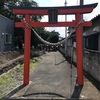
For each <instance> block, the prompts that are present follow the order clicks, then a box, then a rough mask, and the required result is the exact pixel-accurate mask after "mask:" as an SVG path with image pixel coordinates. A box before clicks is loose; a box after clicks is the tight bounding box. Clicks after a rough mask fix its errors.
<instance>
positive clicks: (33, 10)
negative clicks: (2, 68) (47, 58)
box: [9, 3, 97, 85]
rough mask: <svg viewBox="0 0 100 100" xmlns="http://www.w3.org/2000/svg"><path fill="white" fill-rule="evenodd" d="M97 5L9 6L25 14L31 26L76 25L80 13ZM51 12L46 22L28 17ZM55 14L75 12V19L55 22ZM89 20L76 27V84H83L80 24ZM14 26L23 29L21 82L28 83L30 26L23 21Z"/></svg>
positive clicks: (88, 11)
mask: <svg viewBox="0 0 100 100" xmlns="http://www.w3.org/2000/svg"><path fill="white" fill-rule="evenodd" d="M96 6H97V3H95V4H90V5H82V6H67V7H19V6H9V8H11V9H12V10H13V13H14V14H20V15H24V16H25V21H26V22H27V23H28V24H29V25H31V26H32V27H62V26H76V25H77V24H78V23H79V22H80V21H81V14H84V13H90V12H92V11H93V9H94V8H95V7H96ZM50 11H51V12H50ZM49 13H52V14H51V17H52V18H51V19H50V20H51V23H48V22H33V21H31V19H30V16H31V15H34V16H36V15H49ZM55 13H57V14H56V15H66V14H75V21H72V22H57V21H55V18H54V17H55ZM56 17H57V16H56ZM91 25H92V23H91V22H90V21H85V22H83V23H81V24H79V26H78V27H77V29H76V55H77V76H78V84H79V85H83V60H82V59H83V50H82V26H91ZM15 27H22V28H24V29H25V38H24V45H25V47H24V78H23V79H24V80H23V84H25V85H27V84H29V69H30V68H29V66H30V36H31V35H30V33H31V31H30V28H28V27H27V26H26V25H25V23H24V21H22V22H16V23H15Z"/></svg>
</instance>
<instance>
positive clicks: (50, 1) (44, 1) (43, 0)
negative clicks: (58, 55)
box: [34, 0, 100, 37]
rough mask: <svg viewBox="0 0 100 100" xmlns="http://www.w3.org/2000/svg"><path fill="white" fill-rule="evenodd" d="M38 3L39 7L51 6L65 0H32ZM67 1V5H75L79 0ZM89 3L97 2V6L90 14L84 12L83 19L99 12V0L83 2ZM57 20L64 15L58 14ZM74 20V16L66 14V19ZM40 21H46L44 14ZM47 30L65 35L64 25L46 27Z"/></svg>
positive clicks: (60, 3)
mask: <svg viewBox="0 0 100 100" xmlns="http://www.w3.org/2000/svg"><path fill="white" fill-rule="evenodd" d="M34 1H36V2H37V3H38V5H39V6H40V7H44V6H46V7H48V6H49V7H52V6H64V3H65V0H34ZM66 1H67V6H73V5H74V6H75V5H79V1H80V0H66ZM91 3H98V6H97V7H96V8H95V9H94V11H93V12H92V13H90V14H86V15H84V19H85V20H91V19H92V18H94V17H95V16H97V15H98V14H100V0H84V4H91ZM58 19H59V21H62V20H63V21H64V20H65V16H59V17H58ZM72 20H74V16H71V15H70V16H69V15H68V16H67V21H72ZM41 21H42V22H47V21H48V17H47V16H44V17H43V19H42V20H41ZM46 29H47V30H50V31H52V30H55V31H58V32H59V33H60V36H62V37H65V28H64V27H52V28H50V27H47V28H46Z"/></svg>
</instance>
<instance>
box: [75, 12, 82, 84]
mask: <svg viewBox="0 0 100 100" xmlns="http://www.w3.org/2000/svg"><path fill="white" fill-rule="evenodd" d="M80 20H81V14H76V22H77V23H79V21H80ZM77 23H76V24H77ZM76 57H77V79H78V84H79V85H83V49H82V25H81V24H80V25H79V26H78V28H77V29H76Z"/></svg>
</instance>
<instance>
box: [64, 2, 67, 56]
mask: <svg viewBox="0 0 100 100" xmlns="http://www.w3.org/2000/svg"><path fill="white" fill-rule="evenodd" d="M64 4H65V6H67V1H66V0H65V3H64ZM66 21H67V15H65V22H66ZM66 37H67V27H65V38H66ZM65 56H67V39H65Z"/></svg>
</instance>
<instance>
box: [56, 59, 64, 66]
mask: <svg viewBox="0 0 100 100" xmlns="http://www.w3.org/2000/svg"><path fill="white" fill-rule="evenodd" d="M65 61H66V60H63V61H61V62H59V63H57V64H55V65H60V64H62V63H64V62H65Z"/></svg>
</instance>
